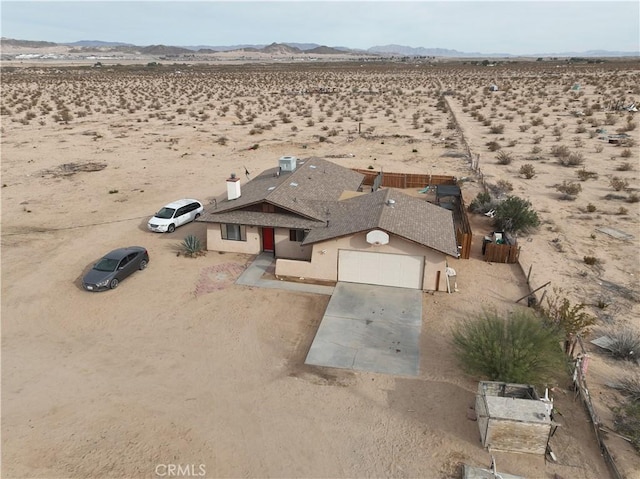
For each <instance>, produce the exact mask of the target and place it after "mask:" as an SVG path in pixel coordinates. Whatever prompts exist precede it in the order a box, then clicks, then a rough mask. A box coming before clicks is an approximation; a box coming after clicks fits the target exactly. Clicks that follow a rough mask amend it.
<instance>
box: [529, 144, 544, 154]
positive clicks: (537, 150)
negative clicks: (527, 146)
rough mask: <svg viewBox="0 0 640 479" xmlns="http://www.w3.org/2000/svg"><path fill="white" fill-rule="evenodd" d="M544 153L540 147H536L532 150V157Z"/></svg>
mask: <svg viewBox="0 0 640 479" xmlns="http://www.w3.org/2000/svg"><path fill="white" fill-rule="evenodd" d="M541 152H542V148H540V147H539V146H537V145H536V146H534V147H533V148H531V154H532V155H537V154H538V153H541Z"/></svg>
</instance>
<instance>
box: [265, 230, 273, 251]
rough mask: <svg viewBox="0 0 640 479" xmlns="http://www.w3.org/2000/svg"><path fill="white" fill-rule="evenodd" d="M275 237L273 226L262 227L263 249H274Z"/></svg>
mask: <svg viewBox="0 0 640 479" xmlns="http://www.w3.org/2000/svg"><path fill="white" fill-rule="evenodd" d="M274 244H275V238H274V234H273V228H264V227H263V228H262V251H273V247H274Z"/></svg>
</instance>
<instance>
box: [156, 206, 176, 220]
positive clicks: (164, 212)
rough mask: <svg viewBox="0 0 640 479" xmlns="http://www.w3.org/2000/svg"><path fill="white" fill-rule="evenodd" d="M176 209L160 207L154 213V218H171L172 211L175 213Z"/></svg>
mask: <svg viewBox="0 0 640 479" xmlns="http://www.w3.org/2000/svg"><path fill="white" fill-rule="evenodd" d="M175 212H176V210H175V209H173V208H162V209H161V210H160V211H158V212H157V213H156V215H155V216H156V218H162V219H164V220H168V219H170V218H173V213H175Z"/></svg>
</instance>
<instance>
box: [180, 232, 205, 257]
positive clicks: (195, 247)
mask: <svg viewBox="0 0 640 479" xmlns="http://www.w3.org/2000/svg"><path fill="white" fill-rule="evenodd" d="M180 246H181V247H182V251H183V254H184V255H185V256H190V257H191V258H195V257H197V256H203V255H205V254H206V251H205V250H204V247H203V246H202V242H201V241H200V240H199V239H198V237H197V236H196V235H192V234H191V235H187V236H186V237H185V238H184V240H182V243H180Z"/></svg>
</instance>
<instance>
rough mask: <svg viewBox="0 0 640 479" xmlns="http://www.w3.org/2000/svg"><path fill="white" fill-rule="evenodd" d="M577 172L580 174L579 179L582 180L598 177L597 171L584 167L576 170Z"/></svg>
mask: <svg viewBox="0 0 640 479" xmlns="http://www.w3.org/2000/svg"><path fill="white" fill-rule="evenodd" d="M576 174H577V175H578V179H579V180H580V181H587V180H589V179H594V180H597V179H598V173H596V172H595V171H587V170H585V169H584V168H582V169H581V170H578V171H576Z"/></svg>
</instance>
